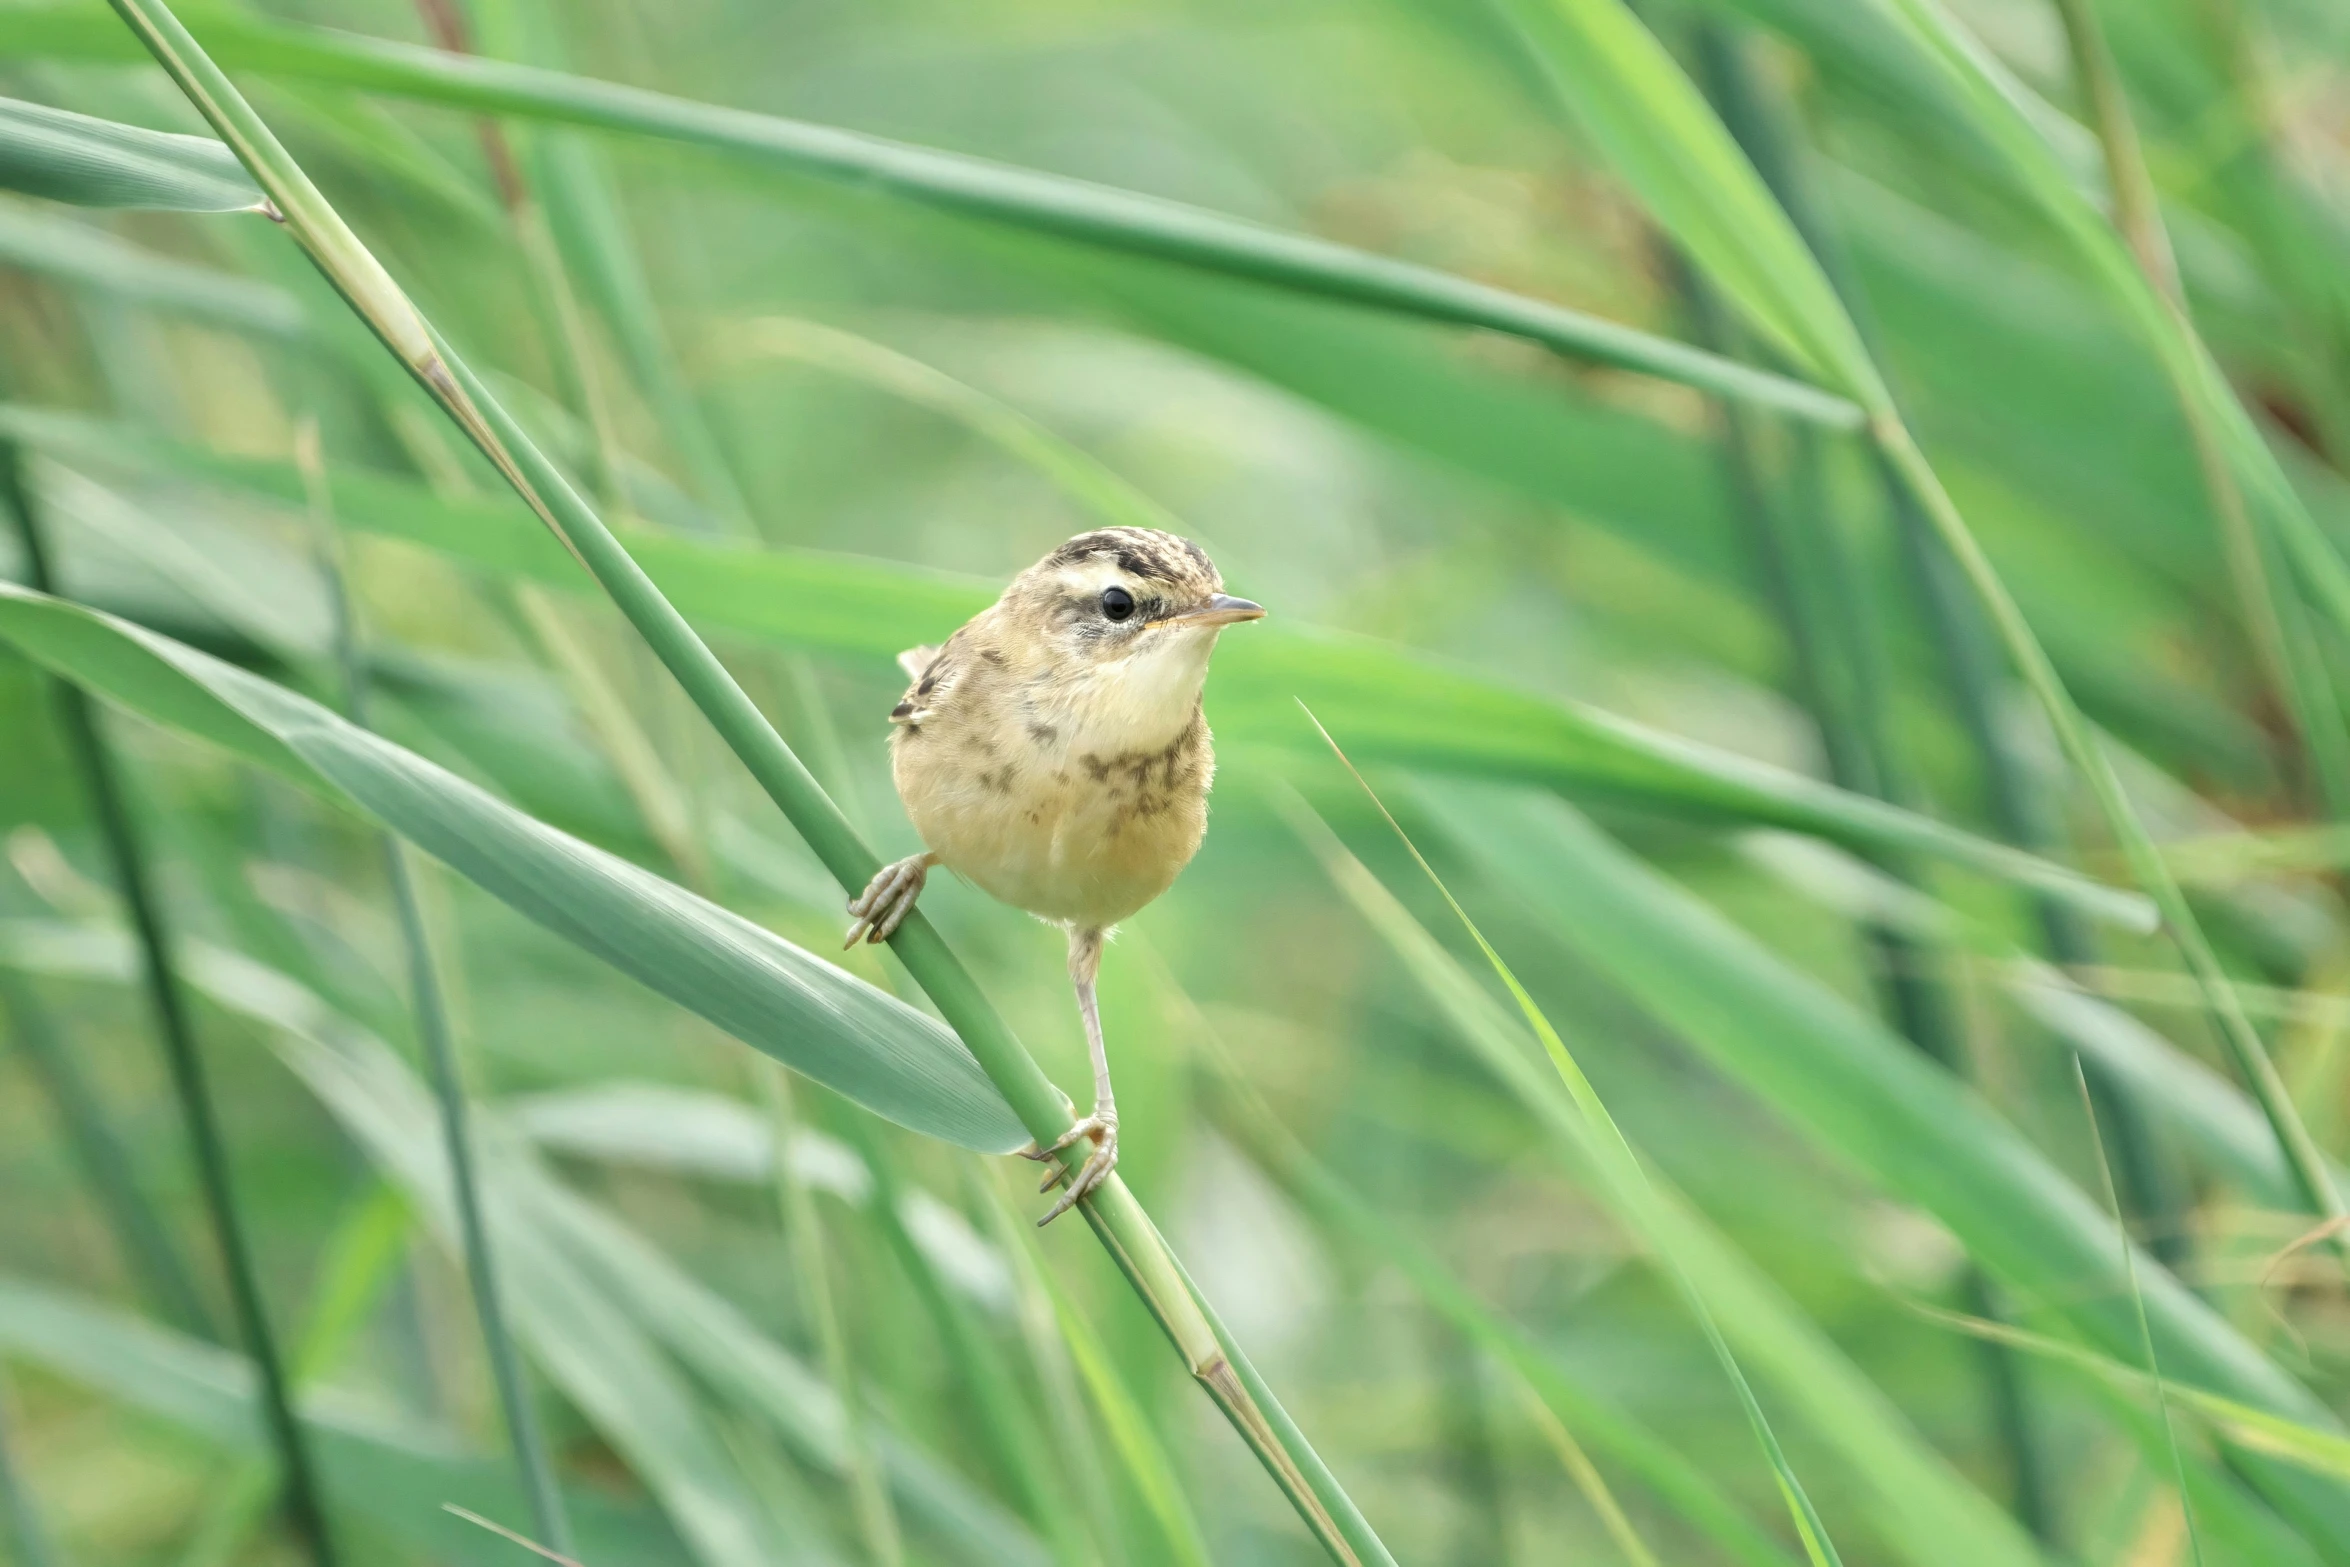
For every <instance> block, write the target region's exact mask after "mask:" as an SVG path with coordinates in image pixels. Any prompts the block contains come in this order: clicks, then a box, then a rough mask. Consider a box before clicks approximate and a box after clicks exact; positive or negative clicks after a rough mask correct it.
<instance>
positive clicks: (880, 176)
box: [0, 8, 1860, 429]
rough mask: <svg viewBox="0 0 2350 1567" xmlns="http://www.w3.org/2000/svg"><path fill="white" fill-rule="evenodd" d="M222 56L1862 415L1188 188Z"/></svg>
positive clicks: (481, 70)
mask: <svg viewBox="0 0 2350 1567" xmlns="http://www.w3.org/2000/svg"><path fill="white" fill-rule="evenodd" d="M191 14H199V15H201V16H202V19H203V30H204V34H205V36H206V37H207V38H209V39H211V40H212V41H213V46H214V47H215V48H216V49H217V51H218V54H219V57H220V58H221V59H223V60H225V61H227V62H228V63H230V64H232V65H239V66H244V67H247V68H249V69H253V70H257V71H262V72H266V73H270V74H276V75H284V76H289V77H293V78H296V79H299V80H303V81H309V82H320V83H331V84H333V85H337V86H342V87H349V88H358V89H360V90H362V91H371V92H381V93H390V94H397V95H400V96H406V97H413V98H418V99H421V100H424V101H427V102H433V103H440V104H445V105H448V106H451V107H456V108H466V109H474V110H479V111H484V112H488V113H493V114H511V115H518V116H527V117H531V118H535V119H543V120H549V121H554V122H559V123H564V124H571V125H581V126H588V127H592V128H595V129H598V130H605V131H612V132H617V133H620V134H625V135H635V136H649V137H654V138H657V139H660V140H665V141H676V142H682V143H686V144H688V145H693V146H699V147H704V148H708V149H711V150H714V151H718V152H723V153H726V154H729V155H732V156H735V157H740V158H745V159H748V160H751V161H753V162H756V163H759V164H762V165H765V166H768V167H771V168H775V169H778V170H781V171H783V172H786V173H790V174H796V175H801V176H806V177H813V178H816V179H822V180H827V181H838V182H845V183H848V184H851V185H854V186H855V187H856V188H858V189H860V190H871V191H877V192H882V193H886V194H889V195H892V196H896V197H898V198H900V199H903V200H908V201H913V202H916V203H919V204H922V205H925V206H930V207H935V208H940V209H943V210H945V211H948V212H952V213H957V214H960V215H963V216H966V217H974V218H980V219H983V220H986V221H989V222H994V223H1001V224H1006V225H1009V226H1012V227H1015V228H1021V229H1027V230H1030V231H1034V232H1041V233H1044V234H1048V235H1052V236H1054V237H1056V238H1059V239H1064V240H1070V241H1074V242H1077V243H1080V244H1084V245H1088V246H1094V247H1099V248H1103V249H1108V250H1114V251H1121V252H1124V253H1127V254H1129V255H1136V256H1141V257H1145V258H1149V259H1152V260H1158V261H1165V262H1172V263H1175V264H1178V265H1182V266H1189V267H1197V268H1202V269H1205V270H1208V271H1214V272H1221V273H1226V274H1229V275H1232V276H1237V277H1242V278H1247V279H1249V280H1251V281H1254V282H1257V283H1262V284H1269V285H1272V286H1274V287H1279V288H1286V289H1294V290H1297V291H1299V292H1303V293H1309V294H1315V295H1319V296H1322V297H1325V298H1331V299H1339V300H1345V301H1348V302H1351V303H1354V304H1359V305H1368V306H1371V307H1374V308H1377V309H1382V310H1388V311H1396V312H1400V313H1403V314H1407V315H1414V316H1419V317H1421V318H1423V319H1426V320H1432V321H1441V322H1445V323H1447V324H1450V325H1454V326H1469V327H1484V328H1487V329H1489V330H1492V331H1497V332H1506V333H1508V334H1510V335H1512V336H1515V337H1522V338H1525V339H1527V340H1529V341H1532V342H1536V343H1540V344H1542V345H1543V346H1545V347H1547V348H1551V349H1555V350H1556V351H1558V352H1560V353H1563V354H1568V355H1571V356H1573V357H1576V358H1580V359H1588V360H1591V361H1593V362H1595V363H1599V364H1605V365H1613V366H1615V367H1617V368H1619V369H1625V370H1632V371H1637V372H1639V373H1642V374H1647V375H1654V376H1658V377H1661V378H1663V379H1666V380H1671V381H1679V382H1682V383H1684V384H1686V385H1690V386H1695V387H1699V388H1701V389H1703V390H1706V391H1711V392H1715V393H1718V394H1720V395H1722V396H1725V397H1736V398H1740V399H1743V400H1746V401H1750V402H1754V403H1756V404H1758V405H1761V406H1768V407H1771V408H1775V409H1778V410H1779V411H1781V412H1783V413H1785V414H1787V415H1789V416H1790V417H1792V418H1800V419H1807V420H1810V421H1812V422H1815V423H1819V424H1823V425H1827V426H1830V427H1833V428H1841V429H1850V428H1853V427H1855V426H1857V425H1858V424H1859V422H1860V412H1859V410H1858V409H1857V408H1856V407H1855V406H1854V405H1853V404H1852V403H1851V402H1850V401H1848V400H1846V399H1845V398H1842V397H1839V396H1836V395H1834V394H1833V393H1829V392H1823V391H1820V390H1818V389H1817V388H1814V387H1810V386H1806V385H1804V384H1803V383H1802V382H1800V381H1794V380H1790V379H1788V378H1786V377H1783V376H1776V375H1771V374H1769V373H1767V372H1764V371H1758V370H1754V369H1751V368H1749V367H1747V366H1745V365H1740V364H1736V363H1733V362H1731V361H1729V360H1725V359H1720V358H1717V357H1716V356H1714V355H1711V354H1707V353H1704V352H1702V351H1700V350H1698V349H1694V348H1690V347H1687V346H1685V345H1683V344H1680V343H1676V342H1672V341H1670V340H1668V339H1665V338H1660V337H1655V336H1651V335H1650V334H1648V333H1645V332H1640V331H1637V330H1634V329H1633V328H1630V327H1625V326H1619V325H1617V324H1616V323H1614V322H1610V321H1602V320H1599V319H1597V318H1595V317H1592V316H1587V315H1584V314H1582V313H1580V312H1578V311H1574V310H1569V309H1567V308H1565V307H1564V306H1560V305H1554V304H1549V303H1546V302H1544V301H1541V300H1537V299H1531V298H1528V297H1527V296H1525V295H1522V294H1513V293H1510V292H1508V291H1507V290H1504V289H1499V288H1493V287H1490V286H1488V285H1486V284H1482V283H1476V282H1472V281H1470V280H1469V279H1466V278H1461V277H1455V276H1453V275H1451V274H1448V273H1444V272H1438V271H1435V270H1433V269H1431V268H1427V267H1421V266H1415V265H1413V264H1411V263H1409V262H1402V261H1394V260H1390V259H1388V258H1387V257H1384V256H1377V255H1373V254H1371V253H1369V252H1367V251H1361V250H1355V249H1351V248H1349V247H1348V246H1345V245H1339V244H1335V243H1332V242H1331V241H1328V240H1321V239H1315V238H1312V237H1309V236H1307V235H1303V234H1293V233H1286V232H1283V231H1281V230H1279V229H1272V228H1265V227H1262V226H1260V225H1258V224H1254V223H1250V222H1247V221H1245V220H1242V219H1239V218H1232V217H1227V216H1225V215H1224V214H1222V213H1217V212H1210V211H1207V210H1205V209H1202V208H1198V207H1191V206H1185V205H1183V204H1182V203H1179V202H1172V201H1165V200H1161V199H1159V198H1157V197H1152V196H1144V195H1138V194H1136V193H1134V192H1131V191H1124V190H1117V189H1114V188H1111V187H1108V186H1103V185H1095V184H1091V183H1088V182H1086V181H1083V180H1075V179H1068V178H1064V177H1061V176H1058V175H1052V174H1045V173H1040V172H1037V171H1035V170H1031V169H1024V168H1017V167H1014V166H1012V165H1009V164H1002V163H995V162H991V161H989V160H986V159H983V158H973V157H966V156H963V155H961V154H957V153H949V152H939V151H936V150H933V149H931V148H927V147H915V146H909V145H907V144H905V143H901V142H892V141H886V140H883V139H881V138H879V137H874V136H866V135H862V134H859V133H857V132H854V131H844V130H839V129H835V128H834V127H831V126H824V125H810V124H806V123H804V122H800V121H795V120H785V119H779V118H776V117H775V116H772V115H761V114H750V113H746V112H744V111H742V110H738V109H725V108H720V107H717V106H714V105H710V104H700V103H692V102H688V101H686V100H683V99H678V98H671V97H667V96H665V95H663V94H659V93H652V92H646V91H642V90H640V89H637V88H632V87H622V86H619V85H617V84H614V83H610V82H599V81H593V80H589V79H587V78H583V77H575V76H566V75H564V74H562V73H560V72H556V71H547V70H540V69H535V68H533V67H530V66H522V65H511V64H507V63H504V62H501V61H494V60H484V59H480V58H477V57H473V56H465V55H451V54H446V53H443V52H441V51H439V50H432V49H420V48H415V47H413V46H409V45H403V44H395V43H389V42H385V41H382V40H377V39H365V38H358V37H355V36H353V35H350V34H347V33H331V32H326V31H323V30H314V29H298V28H293V27H288V26H284V25H282V24H270V23H264V22H259V21H257V20H254V19H252V18H249V17H244V16H239V15H235V14H228V13H221V12H212V13H209V14H206V13H195V12H192V13H191ZM0 47H5V48H9V49H12V50H14V51H16V52H21V53H38V54H46V55H60V54H74V55H80V56H82V57H85V58H87V57H91V56H93V55H95V56H96V57H99V58H117V57H121V44H120V40H119V36H116V37H108V36H106V35H105V34H103V33H100V32H99V31H97V30H96V29H93V28H91V27H90V26H89V25H88V22H87V13H86V12H85V13H82V14H79V15H77V14H75V13H74V12H72V11H68V10H66V9H63V8H59V9H56V10H48V9H46V8H27V9H26V10H23V11H17V12H12V13H11V17H10V28H9V33H8V35H7V37H6V38H5V39H0Z"/></svg>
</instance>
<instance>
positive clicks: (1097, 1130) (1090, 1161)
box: [1021, 929, 1118, 1229]
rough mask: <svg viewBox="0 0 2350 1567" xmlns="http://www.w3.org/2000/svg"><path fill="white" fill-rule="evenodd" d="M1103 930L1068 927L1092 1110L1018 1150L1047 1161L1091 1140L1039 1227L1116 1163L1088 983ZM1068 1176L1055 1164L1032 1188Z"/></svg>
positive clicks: (1110, 1104) (1104, 1052)
mask: <svg viewBox="0 0 2350 1567" xmlns="http://www.w3.org/2000/svg"><path fill="white" fill-rule="evenodd" d="M1107 935H1108V932H1107V931H1103V930H1100V929H1091V930H1084V929H1080V930H1071V931H1070V932H1069V980H1070V983H1071V984H1073V985H1075V986H1076V987H1077V1015H1078V1016H1079V1017H1080V1018H1082V1019H1083V1020H1084V1022H1085V1044H1086V1048H1087V1049H1088V1050H1090V1051H1091V1052H1092V1053H1093V1114H1091V1115H1089V1116H1087V1117H1086V1118H1085V1119H1084V1120H1082V1121H1079V1122H1078V1123H1076V1124H1075V1125H1074V1126H1072V1127H1070V1128H1069V1130H1067V1131H1066V1132H1063V1133H1062V1134H1061V1135H1060V1137H1059V1138H1058V1139H1057V1140H1055V1141H1054V1143H1053V1144H1052V1146H1050V1147H1049V1148H1037V1147H1035V1146H1033V1145H1031V1146H1030V1147H1027V1148H1023V1149H1022V1150H1021V1153H1022V1154H1023V1155H1024V1156H1025V1157H1027V1158H1030V1159H1040V1160H1049V1159H1051V1158H1052V1157H1053V1155H1055V1154H1057V1153H1059V1152H1060V1151H1061V1150H1062V1149H1064V1148H1066V1147H1068V1146H1069V1145H1070V1144H1071V1143H1073V1142H1075V1141H1077V1139H1079V1138H1080V1137H1090V1138H1092V1139H1093V1153H1092V1154H1091V1155H1090V1156H1089V1157H1088V1158H1087V1159H1086V1161H1085V1164H1084V1166H1083V1167H1082V1168H1081V1169H1079V1170H1078V1172H1077V1176H1076V1178H1075V1179H1074V1180H1070V1181H1069V1189H1068V1190H1067V1191H1065V1192H1063V1193H1061V1196H1060V1200H1059V1201H1058V1202H1055V1203H1054V1204H1053V1205H1052V1208H1051V1209H1050V1210H1049V1211H1048V1212H1047V1213H1046V1214H1045V1216H1044V1217H1043V1218H1041V1219H1039V1220H1037V1221H1036V1223H1037V1227H1038V1228H1040V1229H1041V1228H1042V1227H1044V1226H1045V1225H1047V1224H1050V1223H1052V1222H1053V1221H1054V1220H1055V1219H1057V1218H1059V1217H1060V1216H1061V1215H1062V1214H1064V1213H1067V1212H1068V1211H1069V1210H1070V1208H1071V1207H1073V1206H1075V1204H1076V1202H1077V1200H1078V1199H1079V1198H1080V1197H1083V1196H1084V1195H1085V1194H1086V1193H1088V1192H1090V1191H1092V1190H1093V1189H1094V1188H1095V1187H1097V1186H1099V1185H1101V1183H1102V1182H1103V1181H1104V1180H1105V1179H1107V1178H1108V1176H1109V1173H1110V1172H1111V1171H1112V1170H1114V1169H1116V1168H1117V1167H1118V1104H1117V1101H1116V1100H1115V1099H1113V1098H1112V1097H1111V1095H1110V1053H1109V1050H1108V1049H1107V1048H1106V1047H1105V1046H1104V1045H1103V1044H1102V1010H1101V1003H1100V1001H1099V1000H1098V999H1097V998H1096V997H1095V995H1094V983H1093V982H1094V976H1095V975H1097V974H1099V973H1100V972H1101V967H1102V941H1103V939H1104V938H1105V937H1106V936H1107ZM1068 1177H1069V1171H1068V1168H1067V1167H1066V1166H1064V1165H1055V1166H1054V1167H1053V1170H1052V1172H1051V1173H1050V1174H1048V1175H1047V1176H1046V1177H1045V1178H1044V1184H1043V1185H1042V1186H1039V1187H1038V1188H1037V1190H1038V1191H1040V1192H1049V1191H1051V1190H1052V1189H1053V1188H1054V1187H1055V1186H1057V1185H1059V1184H1060V1183H1061V1182H1062V1181H1063V1180H1066V1179H1068Z"/></svg>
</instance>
